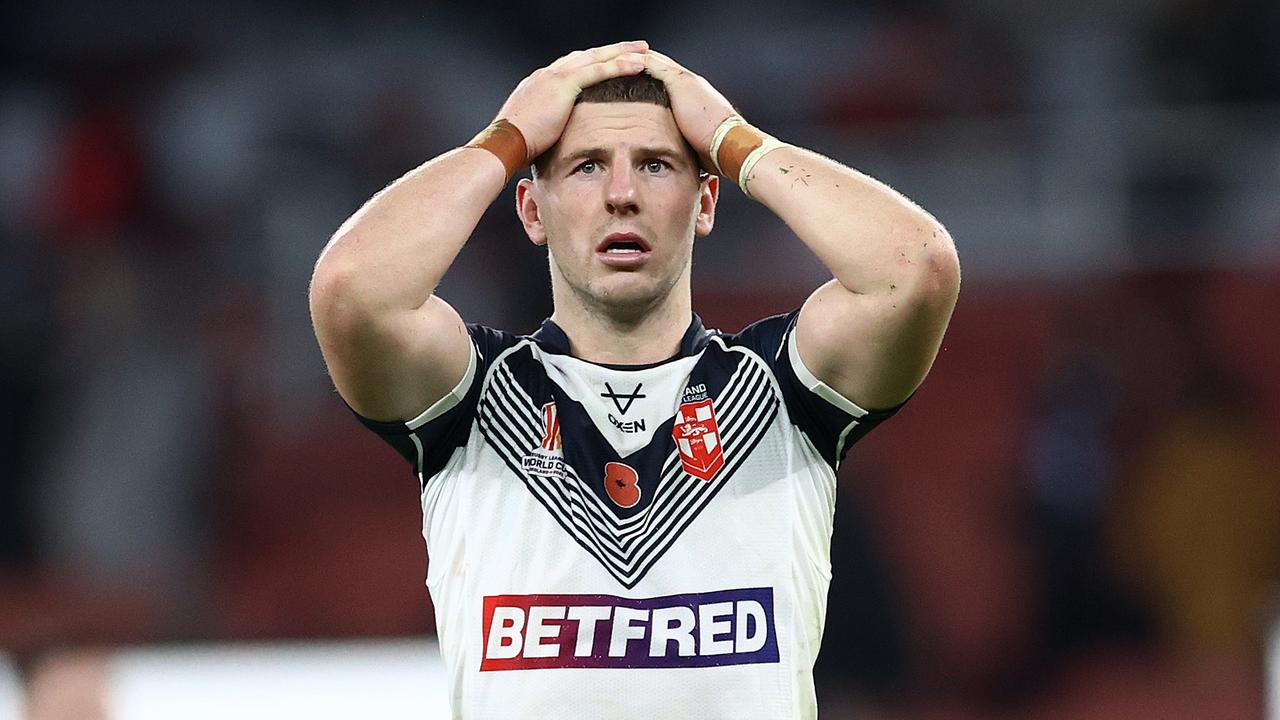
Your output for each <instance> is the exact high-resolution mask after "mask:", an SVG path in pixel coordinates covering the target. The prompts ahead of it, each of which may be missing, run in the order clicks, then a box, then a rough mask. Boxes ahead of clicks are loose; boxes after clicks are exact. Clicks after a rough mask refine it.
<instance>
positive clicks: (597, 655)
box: [480, 587, 778, 672]
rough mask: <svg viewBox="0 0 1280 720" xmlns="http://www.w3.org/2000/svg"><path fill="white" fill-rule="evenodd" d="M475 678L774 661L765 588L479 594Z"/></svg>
mask: <svg viewBox="0 0 1280 720" xmlns="http://www.w3.org/2000/svg"><path fill="white" fill-rule="evenodd" d="M483 622H484V628H483V631H484V638H483V642H484V656H483V659H482V660H481V663H480V670H481V672H488V671H496V670H539V669H548V668H685V667H716V666H723V665H748V664H754V663H776V662H778V639H777V634H776V633H775V631H774V622H773V588H767V587H759V588H742V589H735V590H717V591H714V592H706V593H689V594H684V595H666V596H662V597H652V598H624V597H618V596H615V595H561V594H557V595H487V596H485V598H484V619H483Z"/></svg>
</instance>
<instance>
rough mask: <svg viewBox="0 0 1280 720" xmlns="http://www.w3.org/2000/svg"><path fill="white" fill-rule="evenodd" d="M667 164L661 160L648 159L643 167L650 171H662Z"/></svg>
mask: <svg viewBox="0 0 1280 720" xmlns="http://www.w3.org/2000/svg"><path fill="white" fill-rule="evenodd" d="M666 167H667V164H666V163H665V162H663V161H661V160H650V161H648V162H646V163H645V164H644V169H645V170H648V171H649V172H651V173H657V172H662V171H663V170H664V169H665V168H666Z"/></svg>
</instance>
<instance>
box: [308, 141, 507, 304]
mask: <svg viewBox="0 0 1280 720" xmlns="http://www.w3.org/2000/svg"><path fill="white" fill-rule="evenodd" d="M505 182H506V171H505V169H504V168H503V165H502V163H501V162H500V161H499V160H498V158H496V157H495V156H494V155H493V154H491V153H489V152H487V151H485V150H482V149H477V148H459V149H456V150H451V151H449V152H447V153H445V154H443V155H440V156H439V157H436V158H434V159H432V160H430V161H428V162H426V163H424V164H423V165H421V166H419V167H417V168H415V169H413V170H411V171H410V172H408V173H407V174H405V175H404V176H403V177H401V178H400V179H398V180H396V181H395V182H393V183H392V184H391V185H389V186H387V187H386V188H385V189H383V190H382V191H380V192H379V193H377V194H376V195H374V196H373V197H372V198H371V199H370V200H369V201H368V202H366V203H365V204H364V206H363V207H361V208H360V209H359V210H358V211H357V212H356V213H355V214H354V215H352V216H351V217H350V218H349V219H347V221H346V222H345V223H343V224H342V226H341V227H340V228H339V229H338V231H337V232H336V233H334V236H333V238H332V239H331V240H330V241H329V244H328V246H326V247H325V249H324V251H323V252H322V253H321V254H320V259H319V260H318V261H317V262H316V269H315V276H314V279H313V294H315V293H316V292H317V291H318V292H321V293H340V294H341V295H343V298H344V300H345V301H346V302H348V303H356V304H358V305H359V306H360V307H362V308H364V309H366V310H370V311H374V312H376V311H378V310H379V309H385V310H391V311H396V310H408V309H413V308H418V307H421V306H422V305H423V304H424V303H425V302H426V301H427V300H428V299H429V298H430V297H431V294H432V293H433V292H434V291H435V288H436V286H437V285H439V283H440V280H441V279H442V278H443V277H444V274H445V272H446V271H447V270H448V269H449V266H450V265H452V264H453V260H454V258H455V257H457V254H458V251H459V250H461V249H462V246H463V245H464V244H465V243H466V241H467V239H468V238H469V237H470V236H471V233H472V232H473V231H474V230H475V227H476V225H477V224H478V223H479V222H480V217H481V216H482V215H483V214H484V211H485V209H486V208H488V207H489V205H490V203H492V202H493V200H494V199H495V198H496V197H497V196H498V193H499V192H501V191H502V188H503V185H504V184H505Z"/></svg>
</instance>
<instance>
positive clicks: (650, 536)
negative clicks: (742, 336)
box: [479, 355, 779, 588]
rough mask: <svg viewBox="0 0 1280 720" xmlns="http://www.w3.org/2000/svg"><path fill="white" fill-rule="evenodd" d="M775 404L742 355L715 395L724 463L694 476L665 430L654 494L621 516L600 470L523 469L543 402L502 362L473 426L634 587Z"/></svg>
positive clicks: (541, 427) (715, 489)
mask: <svg viewBox="0 0 1280 720" xmlns="http://www.w3.org/2000/svg"><path fill="white" fill-rule="evenodd" d="M778 404H779V401H778V398H777V395H776V394H775V392H774V391H773V386H772V383H771V382H770V378H769V375H768V370H767V369H766V368H765V367H764V365H763V364H762V363H761V362H760V361H758V360H757V359H755V358H752V357H748V356H746V355H743V357H742V360H741V362H740V363H739V364H738V367H737V369H736V370H735V372H734V374H733V376H732V377H731V378H730V379H729V382H728V383H727V385H726V386H725V388H724V390H723V391H722V392H721V393H720V396H719V397H718V398H716V399H715V413H716V418H717V422H718V425H719V429H720V442H721V444H722V445H723V448H724V459H725V467H724V468H723V469H722V470H720V471H719V472H718V473H716V475H715V476H714V478H713V479H712V480H711V481H704V480H701V479H699V478H696V477H693V476H691V475H689V474H688V473H687V472H685V470H684V467H683V465H682V463H681V461H680V454H679V452H678V451H677V450H676V448H675V444H674V441H673V440H672V438H671V436H670V435H669V434H668V435H666V436H665V437H655V440H654V442H668V443H671V445H672V449H671V452H670V454H669V455H668V456H667V458H666V460H665V461H664V462H663V464H662V470H661V477H660V479H659V481H658V483H657V485H656V487H655V489H654V491H653V500H652V502H650V503H649V505H648V507H646V508H645V509H644V510H643V511H641V512H639V513H637V514H635V515H634V516H632V517H629V518H625V519H623V518H620V517H618V515H617V514H616V513H615V512H614V511H613V508H611V507H610V506H609V505H608V504H607V503H605V502H604V501H603V500H602V499H601V497H600V495H599V494H598V493H597V492H595V491H594V490H593V489H592V484H593V483H599V482H601V481H602V480H601V478H595V477H590V478H583V477H581V476H580V475H579V473H578V471H577V470H575V469H574V468H573V467H571V466H569V465H568V464H567V463H566V464H564V475H563V477H555V476H548V475H543V474H534V473H529V472H527V471H526V470H525V468H524V464H523V463H522V459H523V458H524V456H525V455H527V454H528V453H529V452H531V451H532V450H536V449H539V448H543V447H545V446H544V445H543V443H544V442H545V440H546V437H545V436H544V432H545V428H546V425H545V424H544V423H545V418H544V408H543V405H542V404H540V403H535V402H534V401H533V400H532V399H531V398H530V397H529V395H528V394H527V393H526V392H525V390H524V389H523V388H522V387H521V386H520V384H519V383H518V382H517V381H516V379H515V377H514V376H513V375H512V373H511V371H510V369H509V368H508V367H507V365H506V364H505V363H502V362H500V363H499V364H498V365H497V366H495V367H494V368H493V371H492V374H491V377H490V381H489V384H488V387H487V389H486V391H485V393H484V395H483V396H482V398H481V400H480V412H479V428H480V431H481V433H482V434H483V436H484V438H485V441H486V442H487V443H488V444H489V446H490V447H491V448H493V449H494V450H495V451H496V452H497V453H498V455H499V456H500V457H502V459H503V461H504V462H505V463H506V464H507V466H508V467H510V468H511V470H512V471H513V472H514V473H516V475H517V476H518V477H519V478H520V479H521V481H523V483H524V485H525V487H526V488H528V490H529V492H530V493H532V494H533V495H534V497H535V498H537V500H538V502H539V503H541V504H542V506H543V507H545V508H546V509H547V511H548V512H550V513H551V515H552V516H553V517H554V518H555V519H556V521H557V522H558V523H559V524H560V526H561V527H563V528H564V530H565V531H566V532H568V533H569V535H570V536H572V537H573V539H574V540H575V541H576V542H577V543H578V544H579V545H581V546H582V547H583V548H584V549H585V550H586V551H587V552H588V553H590V554H591V556H592V557H594V558H595V559H596V560H598V561H599V562H600V564H601V565H603V566H604V568H605V569H606V570H608V572H609V573H610V575H612V576H613V577H614V578H615V579H617V581H618V582H619V583H621V584H622V585H623V586H624V587H626V588H632V587H634V586H635V585H636V583H638V582H640V580H641V579H642V578H643V577H644V576H645V574H646V573H647V572H648V571H649V569H650V568H651V567H653V565H654V563H656V562H657V561H658V559H659V558H661V557H662V555H663V554H664V553H666V551H667V550H668V549H669V548H670V547H671V546H672V544H673V543H675V541H676V539H677V538H678V537H679V536H680V535H681V533H683V532H684V530H685V529H686V528H687V527H689V525H690V524H691V523H692V522H693V521H694V519H695V518H696V517H697V516H698V514H699V513H701V512H702V510H703V509H704V508H705V507H707V505H708V504H709V503H710V502H711V500H712V499H713V498H714V497H715V496H716V494H717V493H719V491H720V489H721V488H723V487H724V486H725V485H726V484H727V483H728V482H730V480H731V479H732V478H733V476H734V474H735V472H736V471H737V470H738V468H740V467H741V466H742V464H743V462H744V461H745V460H746V459H747V457H749V456H750V455H751V451H752V450H753V449H754V448H755V446H756V445H757V444H759V442H760V440H761V439H762V438H763V437H764V434H765V432H766V430H767V429H768V427H769V424H770V423H771V422H772V421H773V418H774V416H775V415H776V414H777V412H778Z"/></svg>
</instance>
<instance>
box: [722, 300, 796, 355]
mask: <svg viewBox="0 0 1280 720" xmlns="http://www.w3.org/2000/svg"><path fill="white" fill-rule="evenodd" d="M799 313H800V311H799V310H792V311H791V312H787V313H779V314H777V315H770V316H769V317H766V318H762V319H760V320H757V321H755V322H753V323H751V324H749V325H747V326H746V327H744V328H742V329H741V330H739V331H738V332H736V333H727V332H724V331H722V330H711V331H710V332H711V334H712V335H713V336H714V337H717V338H719V339H720V340H721V341H722V342H723V343H724V344H725V345H726V346H729V347H742V348H746V349H748V350H751V351H752V352H755V353H756V354H758V355H760V356H762V357H765V358H766V359H767V358H772V357H776V356H777V354H778V351H779V349H781V347H782V342H783V340H784V339H785V338H786V336H787V332H788V331H789V330H790V329H791V327H792V326H793V325H794V324H795V319H796V316H797V315H798V314H799Z"/></svg>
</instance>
